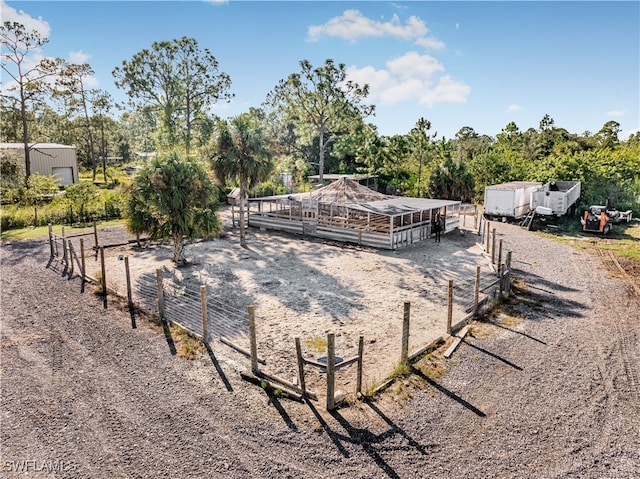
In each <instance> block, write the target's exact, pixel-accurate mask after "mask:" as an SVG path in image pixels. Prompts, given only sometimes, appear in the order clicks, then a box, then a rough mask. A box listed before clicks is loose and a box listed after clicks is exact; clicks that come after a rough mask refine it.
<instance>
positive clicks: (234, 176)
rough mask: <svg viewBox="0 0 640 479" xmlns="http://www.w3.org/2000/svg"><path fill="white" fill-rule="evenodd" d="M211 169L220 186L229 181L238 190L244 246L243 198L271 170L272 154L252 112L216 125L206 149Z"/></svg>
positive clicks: (241, 238)
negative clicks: (237, 187) (235, 185)
mask: <svg viewBox="0 0 640 479" xmlns="http://www.w3.org/2000/svg"><path fill="white" fill-rule="evenodd" d="M208 154H209V159H210V161H211V168H212V169H213V172H214V173H215V175H216V178H217V179H218V181H219V182H220V184H221V185H222V186H225V185H226V184H227V183H229V182H231V183H234V184H237V185H238V186H239V188H240V195H239V196H240V244H241V245H242V246H245V245H246V236H245V228H244V209H245V197H246V196H247V193H248V192H249V191H251V190H252V189H253V188H255V187H256V186H257V185H258V183H260V182H261V181H264V180H266V179H267V178H268V177H269V175H270V174H271V171H272V169H273V163H272V161H271V159H272V156H273V151H272V148H271V143H270V141H269V140H268V139H267V137H266V134H265V132H264V128H263V127H262V126H261V124H260V121H259V119H258V115H257V114H256V112H249V113H243V114H241V115H238V116H236V117H234V118H232V119H231V120H230V121H226V120H223V121H221V122H220V123H219V124H218V127H217V131H216V133H215V135H214V138H213V140H212V142H211V143H210V144H209V146H208Z"/></svg>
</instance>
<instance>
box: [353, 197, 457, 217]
mask: <svg viewBox="0 0 640 479" xmlns="http://www.w3.org/2000/svg"><path fill="white" fill-rule="evenodd" d="M459 204H460V201H452V200H437V199H431V198H410V197H405V196H392V197H390V198H389V199H386V200H380V201H373V202H370V203H363V204H359V205H349V207H350V208H353V209H355V210H360V211H366V212H368V213H376V214H380V215H385V216H399V215H406V214H408V213H415V212H418V211H425V210H435V209H440V208H444V207H445V206H452V205H459Z"/></svg>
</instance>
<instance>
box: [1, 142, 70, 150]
mask: <svg viewBox="0 0 640 479" xmlns="http://www.w3.org/2000/svg"><path fill="white" fill-rule="evenodd" d="M29 147H30V148H31V149H38V148H59V149H60V148H65V149H66V148H73V149H75V148H76V147H75V146H73V145H62V144H60V143H29ZM0 149H3V150H23V149H24V143H0Z"/></svg>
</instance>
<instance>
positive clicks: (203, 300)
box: [200, 284, 209, 344]
mask: <svg viewBox="0 0 640 479" xmlns="http://www.w3.org/2000/svg"><path fill="white" fill-rule="evenodd" d="M200 311H201V312H202V342H203V343H205V344H206V343H207V342H209V327H208V326H209V325H208V323H207V287H206V286H205V285H204V284H203V285H201V286H200Z"/></svg>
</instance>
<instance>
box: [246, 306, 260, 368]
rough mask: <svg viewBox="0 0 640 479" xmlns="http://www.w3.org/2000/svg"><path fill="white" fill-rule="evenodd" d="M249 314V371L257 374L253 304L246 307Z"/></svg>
mask: <svg viewBox="0 0 640 479" xmlns="http://www.w3.org/2000/svg"><path fill="white" fill-rule="evenodd" d="M247 309H248V312H249V341H250V345H251V371H252V372H253V373H257V372H258V371H259V369H258V344H257V342H256V315H255V310H254V307H253V304H250V305H249V306H248V308H247Z"/></svg>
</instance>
